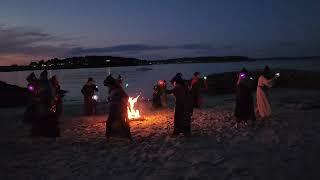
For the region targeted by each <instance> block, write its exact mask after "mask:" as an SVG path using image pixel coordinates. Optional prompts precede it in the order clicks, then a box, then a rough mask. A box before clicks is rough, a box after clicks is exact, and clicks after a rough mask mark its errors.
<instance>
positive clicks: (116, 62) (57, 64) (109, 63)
mask: <svg viewBox="0 0 320 180" xmlns="http://www.w3.org/2000/svg"><path fill="white" fill-rule="evenodd" d="M106 59H107V60H106ZM305 59H320V56H310V57H270V58H249V57H245V56H220V57H218V56H208V57H184V58H175V59H166V60H154V61H151V60H139V59H135V58H123V57H112V56H85V57H72V58H66V59H62V60H60V59H57V58H54V59H51V60H48V61H45V62H44V61H42V62H41V61H39V62H32V63H30V65H23V66H21V65H11V66H0V72H14V71H37V70H58V69H86V68H107V67H129V66H150V65H162V64H199V63H228V62H252V61H265V60H279V61H281V60H305Z"/></svg>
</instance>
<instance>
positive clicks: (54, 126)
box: [31, 113, 60, 137]
mask: <svg viewBox="0 0 320 180" xmlns="http://www.w3.org/2000/svg"><path fill="white" fill-rule="evenodd" d="M58 119H59V117H58V116H57V115H56V114H50V113H48V114H47V115H41V116H38V117H37V118H36V119H34V120H33V121H32V128H31V136H43V137H60V129H59V121H58Z"/></svg>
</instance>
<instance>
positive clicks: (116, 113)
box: [104, 75, 131, 141]
mask: <svg viewBox="0 0 320 180" xmlns="http://www.w3.org/2000/svg"><path fill="white" fill-rule="evenodd" d="M104 85H105V86H107V87H108V88H109V97H108V105H109V116H108V120H107V122H106V137H107V140H108V141H109V138H110V137H121V138H128V139H130V140H131V133H130V126H129V120H128V112H127V103H128V99H129V96H128V95H127V93H126V92H125V91H124V90H123V88H122V87H121V86H120V84H119V83H118V81H117V80H116V79H114V78H113V77H112V75H109V76H108V77H107V78H106V79H105V80H104Z"/></svg>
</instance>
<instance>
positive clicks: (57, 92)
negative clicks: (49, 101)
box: [50, 75, 62, 116]
mask: <svg viewBox="0 0 320 180" xmlns="http://www.w3.org/2000/svg"><path fill="white" fill-rule="evenodd" d="M50 82H51V86H52V91H53V96H54V101H53V104H54V106H55V108H56V113H57V115H58V116H60V115H61V113H62V94H61V88H60V83H59V81H58V78H57V76H56V75H54V76H52V77H51V79H50Z"/></svg>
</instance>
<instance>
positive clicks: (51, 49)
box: [0, 24, 319, 65]
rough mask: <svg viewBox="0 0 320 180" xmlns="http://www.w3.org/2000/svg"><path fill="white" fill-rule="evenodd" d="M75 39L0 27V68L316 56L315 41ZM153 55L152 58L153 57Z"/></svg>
mask: <svg viewBox="0 0 320 180" xmlns="http://www.w3.org/2000/svg"><path fill="white" fill-rule="evenodd" d="M76 41H77V39H76V38H66V37H62V36H57V35H52V34H50V33H47V32H44V31H42V30H40V29H35V28H27V27H9V26H6V25H1V24H0V65H11V64H28V63H29V62H30V61H32V60H40V59H45V60H46V59H49V58H54V57H58V58H64V57H70V56H84V55H117V56H132V57H137V58H144V57H147V58H148V59H157V58H159V57H166V58H172V57H187V56H207V55H218V56H219V55H244V56H252V57H267V56H274V55H276V56H291V55H295V56H300V55H305V52H308V53H309V54H308V55H317V54H313V53H315V52H318V51H317V50H319V49H318V47H319V43H318V41H316V40H315V41H314V42H313V43H312V42H304V41H301V42H300V41H282V42H281V41H279V42H274V43H271V44H268V45H264V46H263V45H262V46H257V47H255V46H253V45H252V46H247V47H242V46H235V45H233V44H229V45H213V44H214V43H211V44H210V43H187V44H178V45H150V44H144V43H136V44H121V45H114V46H105V47H85V46H82V44H81V43H76ZM153 55H154V56H153Z"/></svg>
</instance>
